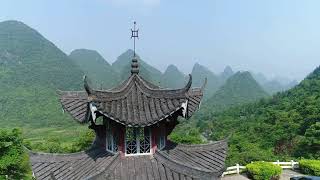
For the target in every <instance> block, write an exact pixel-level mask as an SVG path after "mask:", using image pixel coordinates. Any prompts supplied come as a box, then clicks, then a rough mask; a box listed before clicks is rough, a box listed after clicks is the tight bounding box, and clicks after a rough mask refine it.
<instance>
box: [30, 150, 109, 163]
mask: <svg viewBox="0 0 320 180" xmlns="http://www.w3.org/2000/svg"><path fill="white" fill-rule="evenodd" d="M100 153H105V154H106V155H107V154H109V155H111V156H114V154H111V153H110V152H107V151H102V150H96V149H92V150H88V151H80V152H76V153H63V154H59V153H44V152H33V151H29V155H30V156H33V157H35V158H34V161H36V162H42V161H45V160H48V159H49V158H50V159H52V158H53V159H52V161H53V162H60V161H66V159H65V158H66V157H68V158H71V159H69V160H68V161H72V160H76V159H81V158H85V157H88V156H90V155H94V154H100Z"/></svg>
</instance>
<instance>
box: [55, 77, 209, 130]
mask: <svg viewBox="0 0 320 180" xmlns="http://www.w3.org/2000/svg"><path fill="white" fill-rule="evenodd" d="M191 85H192V77H191V75H189V81H188V83H187V84H186V85H185V86H184V87H182V88H180V89H164V88H160V87H159V86H156V85H154V84H152V83H150V82H148V81H146V80H144V79H143V78H142V77H140V76H139V75H138V74H136V73H134V74H132V75H131V76H130V77H129V78H128V79H127V80H126V81H124V82H123V83H121V84H120V85H119V86H117V87H115V88H112V89H109V90H95V89H93V88H91V87H90V86H89V84H88V83H87V81H86V78H85V81H84V87H85V90H86V91H60V92H59V94H60V101H61V103H62V105H63V108H64V109H65V110H66V111H68V112H69V113H70V114H71V115H72V117H73V118H74V119H76V120H77V121H79V122H80V123H85V122H88V121H89V119H90V116H91V115H92V108H93V109H94V111H95V112H97V113H99V114H102V115H104V116H106V117H108V118H110V119H112V120H114V121H116V122H118V123H121V124H123V125H126V126H139V127H144V126H150V125H152V124H155V123H157V122H159V121H161V120H163V119H165V118H167V117H169V116H171V115H173V114H174V113H176V112H179V113H180V114H179V115H182V114H183V113H182V112H183V111H184V112H185V113H184V117H186V118H189V117H190V116H191V115H192V114H193V113H194V112H195V111H196V110H197V109H198V107H199V104H200V101H201V98H202V96H203V88H191Z"/></svg>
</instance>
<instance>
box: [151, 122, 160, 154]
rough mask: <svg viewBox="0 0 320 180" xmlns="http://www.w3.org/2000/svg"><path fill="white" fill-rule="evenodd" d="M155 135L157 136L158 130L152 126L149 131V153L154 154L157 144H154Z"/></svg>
mask: <svg viewBox="0 0 320 180" xmlns="http://www.w3.org/2000/svg"><path fill="white" fill-rule="evenodd" d="M157 135H158V130H157V127H155V126H154V127H153V128H152V130H151V141H152V149H151V153H155V152H156V150H157V143H156V139H157Z"/></svg>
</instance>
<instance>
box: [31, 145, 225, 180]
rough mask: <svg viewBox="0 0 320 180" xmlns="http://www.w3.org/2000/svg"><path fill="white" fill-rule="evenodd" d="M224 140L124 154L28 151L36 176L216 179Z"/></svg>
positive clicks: (221, 169) (221, 167) (138, 179)
mask: <svg viewBox="0 0 320 180" xmlns="http://www.w3.org/2000/svg"><path fill="white" fill-rule="evenodd" d="M226 153H227V141H226V140H222V141H217V142H213V143H210V144H205V145H176V144H172V145H171V146H170V147H168V148H166V149H164V150H161V151H159V150H157V151H156V153H155V154H153V155H143V156H125V157H121V156H120V155H119V153H117V154H111V153H109V152H106V151H105V150H103V149H92V150H89V151H85V152H80V153H75V154H64V155H59V154H46V153H34V152H30V159H31V165H32V169H33V172H34V175H35V177H36V178H37V179H39V180H42V179H121V180H126V179H133V180H140V179H164V180H167V179H172V180H180V179H201V180H203V179H204V180H205V179H218V178H219V177H220V176H221V174H222V173H223V171H224V170H225V167H224V163H223V162H224V160H225V158H226Z"/></svg>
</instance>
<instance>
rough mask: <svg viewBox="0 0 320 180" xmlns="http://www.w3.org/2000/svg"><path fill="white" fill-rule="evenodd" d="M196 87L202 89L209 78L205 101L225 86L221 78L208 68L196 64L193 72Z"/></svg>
mask: <svg viewBox="0 0 320 180" xmlns="http://www.w3.org/2000/svg"><path fill="white" fill-rule="evenodd" d="M191 75H192V78H193V83H192V85H193V86H194V87H201V86H202V85H203V83H204V80H205V78H207V85H206V87H205V99H206V98H208V97H211V96H212V95H213V94H214V93H215V92H216V91H217V90H218V88H219V87H220V86H221V85H222V84H223V80H222V79H220V77H219V76H217V75H216V74H214V73H213V72H212V71H210V70H209V69H208V68H207V67H205V66H202V65H200V64H199V63H196V64H195V65H194V66H193V68H192V72H191Z"/></svg>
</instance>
